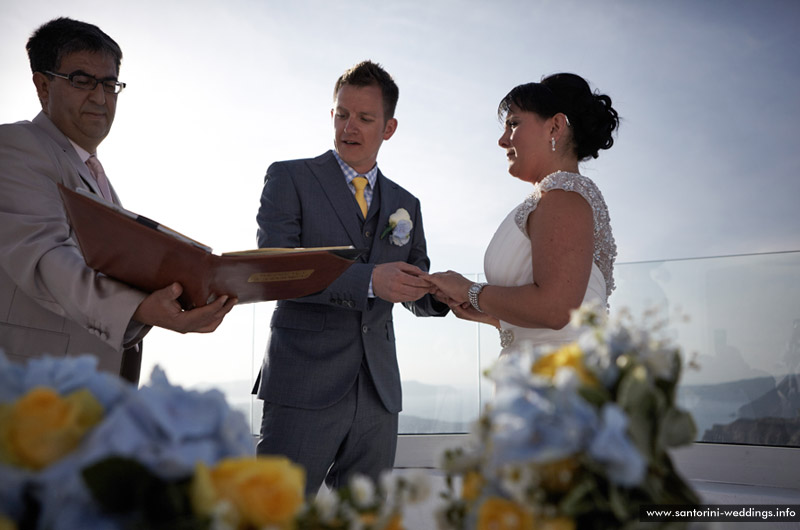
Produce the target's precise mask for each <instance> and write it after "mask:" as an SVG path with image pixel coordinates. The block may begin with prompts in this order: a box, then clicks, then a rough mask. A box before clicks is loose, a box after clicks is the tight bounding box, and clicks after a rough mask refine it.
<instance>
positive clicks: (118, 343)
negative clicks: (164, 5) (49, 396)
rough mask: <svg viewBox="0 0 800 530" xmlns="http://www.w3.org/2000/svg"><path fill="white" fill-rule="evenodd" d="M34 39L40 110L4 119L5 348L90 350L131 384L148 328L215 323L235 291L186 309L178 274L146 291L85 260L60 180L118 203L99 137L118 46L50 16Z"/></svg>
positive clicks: (13, 351) (109, 113)
mask: <svg viewBox="0 0 800 530" xmlns="http://www.w3.org/2000/svg"><path fill="white" fill-rule="evenodd" d="M27 49H28V56H29V58H30V64H31V70H32V71H33V84H34V85H35V86H36V92H37V95H38V96H39V102H40V103H41V106H42V112H40V113H39V115H38V116H36V118H34V119H33V121H24V122H18V123H13V124H5V125H0V350H2V351H4V352H5V354H6V355H7V356H8V357H9V359H11V360H17V361H25V360H26V359H28V358H30V357H39V356H42V355H46V354H47V355H53V356H64V355H80V354H85V353H89V354H92V355H95V356H96V357H97V358H98V368H99V369H101V370H104V371H109V372H112V373H115V374H119V375H120V376H122V377H123V378H125V379H127V380H129V381H131V382H134V383H135V382H137V381H138V379H139V369H140V365H141V349H140V344H141V339H142V337H144V335H145V334H146V333H147V332H148V331H149V330H150V327H151V326H154V325H155V326H160V327H164V328H167V329H172V330H175V331H180V332H187V331H201V332H207V331H213V330H214V329H215V328H216V327H217V326H218V325H219V323H220V322H221V321H222V319H223V317H224V316H225V314H226V313H227V312H228V311H230V309H231V307H232V306H233V304H234V303H235V300H228V299H227V297H221V298H220V299H219V300H217V301H215V302H214V303H212V304H209V305H207V306H205V307H201V308H197V309H193V310H191V311H181V308H180V305H179V304H178V302H177V298H178V296H179V295H180V293H181V290H182V288H181V286H180V284H177V283H174V284H172V285H169V286H166V287H165V288H163V289H160V290H158V291H155V292H154V293H152V294H149V295H148V294H147V293H143V292H141V291H138V290H136V289H133V288H131V287H129V286H127V285H124V284H122V283H120V282H117V281H115V280H112V279H111V278H108V277H106V276H103V275H102V274H100V273H98V272H96V271H94V270H92V269H90V268H89V267H88V266H87V265H86V262H85V260H84V259H83V255H82V254H81V252H80V250H79V248H78V246H77V244H76V243H75V239H74V238H73V235H72V231H71V229H70V226H69V223H68V221H67V216H66V213H65V212H64V207H63V205H62V203H61V196H60V194H59V191H58V184H63V185H65V186H67V187H69V188H71V189H75V188H83V189H86V190H90V191H91V192H93V193H96V194H97V195H99V196H102V197H103V198H105V199H106V200H107V201H110V202H113V203H115V204H119V197H118V196H117V194H116V193H115V191H114V188H113V186H111V185H110V183H109V182H108V178H107V176H106V175H105V171H104V170H103V169H102V166H100V165H99V162H98V161H97V147H98V146H99V145H100V143H101V142H102V141H103V139H105V137H106V135H108V133H109V132H110V131H111V124H112V123H113V121H114V114H115V112H116V108H117V97H118V95H119V93H120V91H121V90H122V89H123V88H124V87H125V83H121V82H119V80H118V78H117V76H118V75H119V67H120V63H121V61H122V50H121V49H120V47H119V45H117V43H116V42H115V41H114V40H113V39H111V37H109V36H108V35H106V34H105V33H104V32H103V31H101V30H100V28H98V27H97V26H94V25H92V24H87V23H85V22H80V21H77V20H72V19H69V18H58V19H55V20H51V21H50V22H48V23H46V24H44V25H42V26H41V27H40V28H39V29H37V30H36V32H34V34H33V35H32V36H31V38H30V40H28V45H27ZM5 82H6V83H8V82H9V81H8V80H5Z"/></svg>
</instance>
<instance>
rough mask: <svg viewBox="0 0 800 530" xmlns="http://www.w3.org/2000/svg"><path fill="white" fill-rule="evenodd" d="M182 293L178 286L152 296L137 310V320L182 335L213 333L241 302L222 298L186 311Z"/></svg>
mask: <svg viewBox="0 0 800 530" xmlns="http://www.w3.org/2000/svg"><path fill="white" fill-rule="evenodd" d="M182 292H183V287H182V286H181V284H179V283H177V282H176V283H173V284H172V285H169V286H167V287H164V288H163V289H159V290H158V291H154V292H152V293H151V294H150V295H149V296H148V297H147V298H145V299H144V300H142V303H141V304H139V307H137V308H136V311H135V312H134V313H133V320H135V321H137V322H141V323H142V324H147V325H150V326H158V327H160V328H165V329H171V330H172V331H177V332H178V333H190V332H194V333H210V332H212V331H214V330H215V329H217V327H218V326H219V325H220V324H221V323H222V319H223V318H225V315H227V314H228V312H230V310H231V309H233V306H234V305H236V302H237V300H236V298H228V297H227V296H221V297H219V298H217V299H216V300H214V301H213V302H211V303H210V304H208V305H204V306H203V307H196V308H194V309H191V310H189V311H184V310H183V309H182V308H181V305H180V303H178V297H179V296H180V295H181V293H182Z"/></svg>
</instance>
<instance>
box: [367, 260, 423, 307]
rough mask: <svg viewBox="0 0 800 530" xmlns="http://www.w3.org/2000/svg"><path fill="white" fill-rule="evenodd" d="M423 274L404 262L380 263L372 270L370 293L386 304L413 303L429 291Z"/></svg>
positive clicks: (420, 270) (418, 269) (417, 268)
mask: <svg viewBox="0 0 800 530" xmlns="http://www.w3.org/2000/svg"><path fill="white" fill-rule="evenodd" d="M423 276H425V272H423V270H422V269H420V268H419V267H416V266H414V265H411V264H410V263H406V262H404V261H393V262H391V263H381V264H380V265H376V266H375V268H374V269H373V270H372V291H373V292H374V293H375V296H377V297H378V298H382V299H384V300H386V301H388V302H393V303H394V302H414V301H416V300H419V299H420V298H422V297H423V296H425V295H426V294H428V290H429V289H430V284H429V283H428V282H427V281H426V280H425V279H423V278H422V277H423Z"/></svg>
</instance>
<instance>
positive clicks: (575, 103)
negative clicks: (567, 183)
mask: <svg viewBox="0 0 800 530" xmlns="http://www.w3.org/2000/svg"><path fill="white" fill-rule="evenodd" d="M512 104H514V105H516V106H517V107H519V109H521V110H523V111H527V112H535V113H536V114H538V115H539V116H541V117H542V118H545V119H547V118H550V117H552V116H555V115H556V114H558V113H559V112H562V113H564V114H565V115H566V116H567V119H568V120H569V123H570V129H571V130H572V144H573V149H574V151H575V155H576V156H577V157H578V160H586V159H588V158H590V157H591V158H597V155H598V151H599V150H600V149H609V148H610V147H611V146H612V145H614V138H613V137H612V134H613V133H614V131H615V130H616V129H617V128H618V127H619V115H618V114H617V111H616V110H614V108H613V107H612V106H611V98H610V97H608V96H606V95H604V94H598V93H595V92H592V90H591V89H590V88H589V84H588V83H587V82H586V80H584V79H583V78H582V77H581V76H579V75H575V74H554V75H551V76H549V77H545V78H544V79H542V82H541V83H526V84H524V85H519V86H516V87H514V88H513V89H512V90H511V92H509V93H508V94H507V95H506V97H504V98H503V100H502V101H501V102H500V106H499V107H498V109H497V114H498V116H499V117H500V119H501V120H502V119H504V118H505V116H506V115H507V114H508V111H509V108H510V106H511V105H512Z"/></svg>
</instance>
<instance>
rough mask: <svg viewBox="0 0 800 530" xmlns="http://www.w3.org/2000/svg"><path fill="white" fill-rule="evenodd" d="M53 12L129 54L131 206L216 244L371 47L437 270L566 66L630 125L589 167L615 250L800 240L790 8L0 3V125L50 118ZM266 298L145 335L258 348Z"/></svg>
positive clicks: (124, 186) (235, 235) (125, 108)
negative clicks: (41, 71) (531, 91)
mask: <svg viewBox="0 0 800 530" xmlns="http://www.w3.org/2000/svg"><path fill="white" fill-rule="evenodd" d="M57 16H70V17H73V18H77V19H81V20H85V21H88V22H92V23H94V24H97V25H99V26H100V27H101V28H102V29H103V30H104V31H106V32H107V33H109V34H110V35H111V36H112V37H113V38H114V39H115V40H116V41H117V42H118V43H119V44H120V45H121V47H122V49H123V52H124V59H123V63H122V69H121V73H120V80H121V81H124V82H126V83H127V84H128V87H127V88H126V89H125V91H124V92H123V93H122V94H121V95H120V96H119V101H118V110H117V116H116V121H115V123H114V128H113V130H112V132H111V134H110V135H109V137H108V138H107V139H106V140H105V141H104V142H103V144H102V145H101V146H100V148H99V150H98V154H99V157H100V159H101V160H102V161H103V164H104V166H105V169H106V172H107V173H108V175H109V178H110V179H111V181H112V183H113V185H114V186H115V187H116V189H117V191H118V192H119V194H120V196H121V197H122V199H123V204H124V205H125V206H126V207H127V208H129V209H131V210H134V211H136V212H138V213H140V214H143V215H146V216H148V217H151V218H154V219H156V220H158V221H160V222H162V223H163V224H166V225H168V226H170V227H172V228H174V229H176V230H178V231H180V232H183V233H185V234H187V235H189V236H191V237H193V238H195V239H197V240H200V241H202V242H203V243H206V244H208V245H209V246H211V247H213V248H214V250H215V252H218V253H221V252H225V251H233V250H244V249H249V248H253V247H255V245H256V241H255V234H256V224H255V215H256V212H257V209H258V199H259V195H260V191H261V187H262V185H263V176H264V173H265V171H266V168H267V166H268V165H269V164H270V163H271V162H273V161H276V160H285V159H292V158H302V157H312V156H316V155H318V154H321V153H322V152H324V151H325V150H327V149H329V148H330V147H331V146H332V126H331V122H330V108H331V101H332V89H333V84H334V82H335V80H336V78H337V77H338V76H339V75H340V74H341V73H342V72H343V71H344V70H345V69H346V68H348V67H350V66H352V65H353V64H355V63H357V62H359V61H361V60H363V59H372V60H374V61H377V62H379V63H381V64H382V65H383V66H384V67H385V68H386V69H387V70H388V71H389V72H390V73H391V74H392V75H393V76H394V78H395V80H396V81H397V83H398V85H399V87H400V100H399V104H398V107H397V114H396V117H397V119H398V122H399V125H398V130H397V133H396V134H395V135H394V137H392V138H391V139H390V140H389V141H388V142H386V143H385V144H384V145H383V147H382V149H381V152H380V156H379V158H378V163H379V166H380V168H381V170H382V171H383V172H384V173H385V174H386V175H387V176H388V177H389V178H392V179H393V180H396V181H397V182H399V183H400V184H401V185H403V186H405V187H406V188H407V189H409V190H410V191H411V192H413V193H414V194H415V195H417V197H419V198H420V200H421V202H422V212H423V216H424V219H425V232H426V236H427V241H428V249H429V254H430V256H431V261H432V269H433V270H444V269H453V270H458V271H460V272H465V273H480V272H482V270H483V250H484V248H485V246H486V245H487V244H488V242H489V240H490V239H491V236H492V234H493V233H494V230H495V228H496V227H497V225H498V224H499V223H500V221H501V220H502V219H503V218H504V217H505V215H506V214H507V213H508V212H509V211H510V210H511V209H513V208H514V207H515V206H516V205H517V204H518V203H520V202H521V201H522V200H523V199H524V198H525V196H526V195H527V194H528V193H529V192H530V185H529V184H525V183H522V182H520V181H517V180H515V179H514V178H513V177H511V176H509V175H508V173H507V171H506V159H505V155H504V153H503V151H502V150H501V149H500V148H499V147H498V146H497V140H498V138H499V136H500V134H501V126H500V123H499V122H498V120H497V116H496V110H497V104H498V102H499V101H500V99H501V98H502V97H503V96H504V95H505V94H506V93H507V92H508V91H509V90H510V89H511V88H513V87H514V86H515V85H518V84H520V83H525V82H530V81H539V80H540V79H541V78H542V77H543V76H546V75H549V74H553V73H556V72H562V71H566V72H574V73H578V74H580V75H582V76H583V77H585V78H586V79H587V80H588V81H589V82H590V84H591V85H592V87H594V88H596V89H597V90H598V91H600V92H602V93H605V94H608V95H609V96H610V97H611V98H612V101H613V104H614V107H615V108H616V109H617V110H618V111H619V114H620V116H621V117H622V124H621V127H620V129H619V134H618V136H617V138H616V142H615V144H614V146H613V147H612V149H610V150H609V151H602V152H601V154H600V157H599V158H598V159H597V160H593V161H590V162H588V163H585V164H583V165H582V167H581V172H582V173H583V174H585V175H587V176H589V177H590V178H592V179H593V180H594V181H595V182H596V183H597V184H598V186H599V187H600V189H601V190H602V192H603V194H604V196H605V199H606V202H607V203H608V207H609V210H610V214H611V223H612V228H613V231H614V234H615V237H616V242H617V246H618V251H619V255H618V261H619V262H640V261H652V260H664V259H682V258H689V257H706V256H727V255H738V254H750V253H762V252H782V251H790V250H800V208H798V198H799V197H800V178H798V174H800V171H799V170H800V163H799V162H798V157H797V153H798V147H800V141H798V137H797V133H796V128H797V123H798V122H800V99H798V97H797V94H798V88H797V87H798V86H800V33H798V31H797V27H798V23H800V3H798V2H796V1H776V0H765V1H760V2H751V1H746V0H726V1H721V0H718V1H704V2H696V1H690V0H676V1H670V2H657V1H647V0H645V1H634V0H616V1H608V2H593V1H583V2H581V1H577V0H559V1H555V0H525V1H522V0H497V1H491V2H489V1H485V2H481V1H476V0H467V1H455V0H408V1H403V0H398V1H393V2H371V1H368V0H342V1H338V2H329V1H302V0H301V1H293V2H286V1H271V0H227V1H225V2H212V1H209V0H198V1H166V0H161V1H159V2H156V1H154V0H139V1H137V2H129V1H125V2H121V1H114V0H108V1H106V2H90V1H87V0H72V1H70V2H68V3H65V2H63V1H60V0H58V1H56V0H53V1H50V0H25V1H18V0H2V2H0V72H2V77H3V82H2V83H0V122H1V123H6V122H13V121H18V120H23V119H26V120H29V119H32V118H33V117H34V116H35V115H36V113H37V112H38V110H39V109H38V102H37V99H36V95H35V90H34V87H33V84H32V82H31V73H30V70H29V66H28V62H27V57H26V54H25V48H24V46H25V42H26V40H27V38H28V37H29V35H30V34H31V32H32V31H34V30H35V29H36V27H38V26H39V25H40V24H42V23H44V22H46V21H47V20H50V19H51V18H54V17H57ZM269 307H270V306H269V304H258V305H256V306H243V307H241V308H237V309H236V310H235V311H236V313H237V316H236V318H235V319H229V320H230V322H229V321H226V322H225V323H224V324H223V326H222V328H221V330H222V329H224V330H225V331H224V333H220V332H218V333H215V334H213V335H210V336H204V337H202V338H198V337H191V338H190V337H188V336H187V337H180V336H176V335H174V334H173V335H172V336H169V337H167V335H164V334H161V335H159V334H155V335H154V334H151V337H152V336H155V337H165V338H164V339H163V340H164V341H166V342H164V343H163V344H168V345H169V346H166V348H172V349H181V350H183V349H185V350H188V351H193V352H197V351H200V350H203V351H205V350H206V349H210V350H214V351H216V352H217V353H216V355H218V352H219V350H221V349H222V350H227V349H230V348H232V346H231V341H230V340H229V339H228V338H226V337H230V336H238V337H241V340H243V341H244V340H245V338H246V341H247V342H248V346H247V347H248V348H249V347H251V346H252V348H253V351H259V352H260V351H263V340H265V337H264V336H262V335H261V333H262V332H261V329H260V328H263V321H264V319H266V318H268V315H269ZM396 313H397V312H396ZM265 315H266V316H265ZM254 321H256V322H257V325H256V326H255V327H256V328H257V331H256V334H255V336H254V335H253V332H252V326H253V322H254ZM248 326H250V328H249V327H248ZM226 334H227V335H226ZM176 337H177V338H176ZM158 340H162V339H159V338H157V339H156V343H157V344H159V343H158V342H157V341H158ZM251 343H252V344H251ZM185 355H186V356H187V357H186V358H189V359H191V357H188V356H189V355H194V354H189V353H186V354H185ZM197 355H200V354H199V353H198V354H197ZM202 355H206V354H202ZM253 355H254V357H260V353H255V354H253ZM212 356H213V354H208V357H201V358H202V359H203V360H204V362H202V363H197V364H198V366H199V365H201V364H202V365H203V366H206V365H207V364H211V365H212V366H213V364H214V363H213V362H209V363H206V362H205V360H207V359H210V358H211V357H212ZM186 358H184V361H185V360H186ZM151 359H152V358H151ZM147 362H148V361H146V363H147ZM151 362H155V361H151ZM165 362H166V364H167V365H169V363H170V362H171V361H165ZM242 362H243V363H244V364H245V365H247V366H248V367H249V365H250V364H251V363H252V360H251V359H249V358H248V360H247V361H246V362H245V361H242ZM442 362H443V366H442V369H445V370H446V367H445V365H446V364H447V362H452V359H450V360H443V361H442ZM239 368H241V367H240V366H238V364H237V363H227V365H226V366H225V367H219V366H217V367H216V368H212V367H207V368H205V370H206V371H205V372H204V371H203V369H200V368H197V371H196V373H197V374H199V375H197V377H198V378H200V379H202V378H204V377H211V376H213V375H215V374H214V373H213V370H214V369H216V370H218V371H220V370H221V371H222V372H223V373H224V372H225V370H228V369H231V370H234V369H239ZM248 369H249V368H248ZM176 371H177V369H176ZM178 377H183V376H178ZM189 379H191V378H189Z"/></svg>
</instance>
